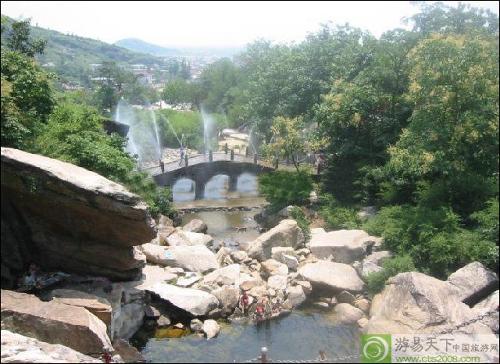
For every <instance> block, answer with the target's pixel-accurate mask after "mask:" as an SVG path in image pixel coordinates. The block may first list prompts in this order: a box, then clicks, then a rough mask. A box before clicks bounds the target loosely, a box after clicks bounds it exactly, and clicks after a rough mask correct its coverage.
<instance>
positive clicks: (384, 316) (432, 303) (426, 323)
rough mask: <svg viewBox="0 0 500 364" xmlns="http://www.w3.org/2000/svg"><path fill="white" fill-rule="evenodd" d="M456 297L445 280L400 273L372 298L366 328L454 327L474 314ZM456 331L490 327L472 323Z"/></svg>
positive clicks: (390, 330) (483, 330)
mask: <svg viewBox="0 0 500 364" xmlns="http://www.w3.org/2000/svg"><path fill="white" fill-rule="evenodd" d="M458 297H459V296H458V289H457V288H456V287H454V286H452V285H451V284H449V283H448V282H445V281H441V280H439V279H436V278H433V277H429V276H427V275H425V274H423V273H418V272H407V273H400V274H398V275H396V276H394V277H392V278H390V279H389V280H388V281H387V283H386V286H385V288H384V290H383V291H382V293H380V294H378V295H376V296H375V297H374V298H373V300H372V306H371V309H370V315H371V317H370V320H369V322H368V325H367V326H366V328H365V331H366V332H367V333H377V332H384V333H390V334H396V333H399V334H401V333H414V332H419V333H439V332H442V331H444V330H447V329H449V328H453V327H456V326H457V325H459V324H461V323H463V322H466V321H468V320H470V319H472V318H474V317H476V315H477V314H476V313H475V312H474V310H473V309H471V308H470V307H469V306H467V305H466V304H464V303H462V302H460V300H459V298H458ZM458 332H461V333H476V334H488V333H491V330H490V329H489V328H488V327H487V326H485V325H483V324H481V323H473V324H470V325H467V326H466V327H464V328H462V329H460V330H459V331H457V332H456V333H458Z"/></svg>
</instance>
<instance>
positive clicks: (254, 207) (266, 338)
mask: <svg viewBox="0 0 500 364" xmlns="http://www.w3.org/2000/svg"><path fill="white" fill-rule="evenodd" d="M217 181H218V182H219V183H214V184H213V185H210V186H209V190H210V192H209V194H210V197H212V198H211V199H203V200H193V199H191V198H186V197H187V196H186V193H189V190H190V188H189V182H186V181H184V182H183V183H182V185H183V186H182V187H185V188H182V189H178V190H177V192H181V191H180V190H182V192H181V193H180V194H174V202H175V204H176V207H177V208H179V209H180V210H181V211H184V212H183V215H182V224H183V225H184V224H186V223H188V222H189V221H191V220H192V219H201V220H203V221H204V222H205V223H206V224H207V226H208V231H207V234H210V235H211V236H212V237H214V240H215V245H214V248H215V249H218V247H220V246H226V247H228V248H230V249H236V250H238V249H242V248H244V247H245V244H246V243H248V242H251V241H253V240H254V239H255V238H257V237H258V236H259V235H260V232H259V226H258V224H257V223H256V222H255V220H254V219H253V217H254V216H255V215H256V214H257V213H258V212H260V211H261V209H262V206H264V205H265V199H263V198H262V197H260V196H258V194H257V193H256V191H257V188H256V186H255V184H254V183H253V182H252V183H251V186H252V188H246V189H245V191H244V193H241V194H240V193H238V191H237V193H233V196H231V195H228V193H227V183H226V181H225V179H224V178H218V179H217ZM217 187H219V188H217ZM246 187H248V185H247V186H246ZM207 192H208V189H207ZM175 197H178V198H177V199H176V198H175ZM231 197H232V198H231ZM207 209H208V211H207ZM218 323H219V325H220V326H221V331H220V334H219V335H218V336H217V337H216V338H214V339H211V340H207V339H205V338H203V337H200V336H198V335H197V334H188V335H186V336H182V337H179V338H159V337H151V336H154V335H150V336H149V337H148V338H146V340H142V341H141V342H140V343H138V344H136V345H138V347H139V350H140V351H141V353H142V355H143V356H144V358H145V359H146V361H147V362H173V363H175V362H178V363H181V362H242V361H246V360H250V359H254V358H256V357H258V356H259V355H260V349H261V347H263V346H265V347H267V348H268V358H269V359H270V360H271V361H272V360H311V359H316V358H318V356H319V352H320V351H322V352H323V353H324V354H325V355H326V358H327V361H330V362H331V361H336V362H353V361H357V359H353V358H352V357H351V358H349V359H344V360H338V359H337V358H339V357H345V356H352V355H357V353H358V352H359V330H358V327H357V326H346V325H340V324H338V323H336V322H335V316H334V314H333V313H331V311H324V310H321V309H318V308H315V307H312V306H310V305H307V303H306V304H305V305H304V307H303V308H301V309H300V310H295V311H293V312H292V313H291V314H290V315H288V316H284V317H281V318H279V319H275V320H271V321H267V322H264V323H260V324H258V325H255V324H249V323H237V322H233V323H228V322H227V321H225V320H219V321H218ZM258 362H260V361H258Z"/></svg>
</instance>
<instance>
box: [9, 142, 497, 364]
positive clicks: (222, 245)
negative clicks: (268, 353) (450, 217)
mask: <svg viewBox="0 0 500 364" xmlns="http://www.w3.org/2000/svg"><path fill="white" fill-rule="evenodd" d="M5 193H7V196H9V199H8V201H7V202H8V203H5V202H4V199H2V240H3V241H2V303H1V315H2V316H1V327H2V362H14V361H15V362H35V361H38V362H40V361H49V360H58V361H61V362H88V361H115V362H123V361H125V362H137V361H141V360H144V358H143V356H142V355H141V353H140V352H139V351H137V350H136V348H134V347H133V346H131V345H130V344H129V340H131V341H132V342H133V343H134V344H135V345H137V347H139V348H140V349H141V350H142V354H144V356H145V359H146V360H148V361H170V360H172V361H182V359H184V360H191V361H200V360H212V361H218V360H223V361H225V360H231V361H232V360H246V359H250V358H253V357H255V356H257V355H258V350H259V348H258V347H257V346H261V345H262V343H265V344H268V345H269V346H270V347H273V345H274V348H275V349H276V350H278V349H277V348H280V347H283V345H285V342H286V341H287V338H289V340H290V341H289V343H291V344H292V345H291V348H289V349H288V351H286V352H273V355H274V357H275V358H278V357H279V358H280V357H283V358H284V359H297V358H300V357H304V358H307V359H311V357H310V356H311V355H313V354H316V353H315V352H316V350H323V349H324V350H326V351H327V353H326V354H325V353H323V355H327V358H328V359H330V360H335V359H336V357H333V355H339V352H342V350H340V349H338V348H340V347H343V346H346V347H348V348H349V347H350V348H351V349H353V350H354V351H356V352H357V346H356V345H357V343H358V333H359V331H361V332H369V333H380V332H385V333H412V332H419V333H426V332H427V333H429V332H434V333H438V332H442V331H444V330H452V331H457V330H459V331H460V332H467V333H491V332H497V333H498V311H497V310H498V276H497V274H496V273H495V272H491V271H488V270H487V269H486V268H485V267H484V266H482V265H481V264H480V263H477V262H474V263H471V264H469V265H467V266H465V267H463V268H461V269H459V270H458V271H456V272H455V273H453V274H452V275H450V277H449V278H448V279H447V280H446V281H442V280H438V279H436V278H433V277H429V276H427V275H425V274H423V273H418V272H407V273H401V274H398V275H397V276H395V277H393V278H391V279H390V280H389V281H388V282H387V285H386V287H385V289H384V290H383V291H382V292H381V293H380V294H378V295H376V296H375V297H371V296H370V295H369V294H368V293H367V292H366V286H365V281H364V280H365V279H366V275H367V274H369V273H370V272H374V271H377V270H380V269H381V268H380V265H381V263H382V262H383V260H384V259H387V258H388V257H390V256H391V254H390V252H388V251H385V250H384V248H383V241H382V239H381V238H379V237H373V236H370V235H369V234H367V233H366V232H364V231H362V230H339V231H325V230H324V229H322V228H317V229H312V231H311V238H310V240H309V241H306V240H305V237H304V233H303V231H302V230H301V229H300V228H299V226H298V225H297V222H296V221H294V220H293V219H290V218H289V216H288V214H287V210H285V211H282V212H280V213H279V214H278V216H279V218H278V219H277V221H275V222H273V223H269V224H268V227H267V229H266V230H264V231H260V230H258V229H257V226H256V225H254V222H252V221H251V219H250V220H247V221H246V223H244V221H245V220H242V221H243V223H242V222H241V221H240V222H238V225H239V226H236V227H239V228H240V231H237V229H235V230H234V231H233V232H232V233H231V234H235V236H236V235H237V234H239V233H241V234H243V233H244V232H245V231H244V230H245V229H246V230H247V231H246V232H247V233H248V232H249V231H248V230H251V234H249V235H247V238H245V239H240V241H238V244H226V242H227V241H229V240H230V239H229V238H227V237H223V238H222V239H221V238H220V237H217V236H216V235H215V234H219V233H217V232H216V231H217V228H216V227H214V225H213V224H212V223H211V222H210V219H207V221H203V220H202V219H199V218H200V217H201V218H203V216H200V215H199V216H195V217H193V218H190V219H185V220H184V223H183V224H182V225H181V226H174V224H173V222H172V221H171V220H170V219H168V218H167V217H160V218H159V219H158V220H157V221H152V219H151V218H150V217H149V216H148V214H147V212H146V211H145V209H144V207H143V205H142V204H141V203H140V201H139V200H138V199H137V197H136V196H135V195H132V194H130V193H129V192H128V191H126V190H124V189H123V187H122V186H119V185H116V184H114V183H113V182H111V181H108V180H106V179H104V178H102V177H100V176H98V175H95V174H94V173H92V172H89V171H86V170H84V169H82V168H78V167H75V166H71V165H68V164H67V163H63V162H59V161H54V160H51V159H49V158H45V157H40V156H34V155H30V154H28V153H24V152H20V151H15V150H12V149H5V148H2V196H5V195H6V194H5ZM33 201H42V202H43V204H42V205H39V206H38V207H40V208H42V207H43V208H44V211H45V212H46V211H47V209H50V210H51V211H55V210H56V209H57V213H54V214H53V215H51V216H47V214H41V213H40V211H41V210H40V209H38V208H36V207H37V206H36V205H35V206H34V205H33V203H32V202H33ZM54 201H57V202H58V205H57V208H56V207H52V208H50V206H52V205H51V204H54V203H55V202H54ZM75 201H76V202H75ZM30 202H31V205H30ZM95 209H97V210H96V211H94V210H95ZM219 213H225V212H219ZM251 213H255V211H252V212H251ZM89 215H92V216H91V219H87V217H88V216H89ZM4 220H5V221H4ZM20 221H24V222H25V223H27V226H29V227H30V229H29V230H26V229H25V230H23V229H21V228H20V225H19V224H20ZM63 221H64V224H66V225H64V226H61V224H62V222H63ZM4 222H5V224H4ZM115 223H119V225H116V224H115ZM229 225H230V226H232V224H231V223H230V224H229ZM236 227H235V228H236ZM131 230H133V231H131ZM222 230H224V228H222ZM61 232H64V234H63V233H61ZM211 234H214V235H211ZM4 235H5V236H4ZM4 237H5V238H6V239H7V240H6V241H7V244H6V245H5V244H4ZM105 237H108V239H106V238H105ZM66 238H68V239H66ZM63 242H66V245H63ZM84 243H85V244H84ZM51 244H53V245H51ZM54 247H63V248H64V249H62V248H60V249H55V248H54ZM88 247H92V249H89V248H88ZM4 248H5V249H4ZM7 248H8V249H7ZM49 248H50V249H49ZM30 249H31V250H30ZM82 249H83V251H85V255H83V257H81V256H80V252H81V251H82ZM27 250H30V252H31V254H26V251H27ZM35 250H36V251H37V252H38V254H34V251H35ZM113 251H115V252H116V253H117V254H114V253H113ZM4 252H5V253H6V254H4ZM46 258H47V259H46ZM49 258H50V259H49ZM58 268H59V269H61V270H63V271H60V272H58V271H57V269H58ZM22 272H25V273H22ZM23 275H26V276H24V277H23ZM47 277H49V278H50V279H48V278H47ZM55 277H56V278H55ZM18 278H21V279H20V280H18ZM16 282H17V283H16ZM21 283H22V284H24V286H25V287H24V289H23V292H21V291H20V289H19V288H20V285H19V284H21ZM244 292H245V293H244ZM243 296H246V297H247V298H246V299H245V300H246V304H245V303H244V302H243V301H244V300H242V297H243ZM259 307H260V308H262V313H260V312H259V311H260V309H259ZM310 307H312V308H313V309H314V310H315V311H313V312H311V311H309V310H310ZM488 312H492V314H488V315H487V316H485V317H484V318H483V319H480V320H477V319H476V320H475V318H477V317H479V316H480V315H483V314H485V313H488ZM315 315H316V316H315ZM318 315H319V316H318ZM311 317H312V319H311ZM318 317H321V319H318ZM256 318H259V320H256ZM323 318H327V319H325V321H322V323H321V324H319V323H318V321H319V320H323ZM271 319H272V320H271ZM269 320H271V321H269ZM471 321H472V323H470V324H465V323H467V322H471ZM315 322H316V324H314V323H315ZM262 325H269V326H264V327H269V328H271V329H268V330H267V331H266V330H261V329H259V328H262ZM298 327H303V328H304V329H303V330H302V332H300V331H299V329H297V328H298ZM316 328H317V330H315V329H316ZM259 330H261V331H259ZM291 330H295V331H296V332H294V333H292V332H290V331H291ZM329 330H330V331H329ZM255 332H260V333H262V332H264V333H266V332H267V335H268V336H267V337H266V335H264V340H263V339H262V334H260V335H261V336H259V335H258V334H255ZM249 333H250V334H249ZM272 337H274V338H275V339H272ZM236 338H240V339H241V341H242V342H243V343H247V344H248V345H255V346H256V347H250V346H246V347H243V346H240V347H239V350H240V351H239V352H233V351H231V349H229V348H227V346H230V345H232V344H231V343H234V340H237V339H236ZM256 338H258V339H256ZM299 338H300V339H301V340H302V339H303V338H307V340H303V341H305V342H306V343H307V344H308V345H309V346H308V348H309V351H307V350H306V349H304V348H303V347H300V345H299V344H297V343H298V342H299ZM339 338H345V340H344V339H339ZM162 340H166V341H163V342H162ZM325 340H326V341H325ZM330 341H332V344H331V348H337V350H336V354H334V353H333V352H330V351H328V350H327V349H326V348H323V346H325V345H326V344H327V343H328V342H330ZM158 342H159V343H160V344H165V345H168V349H166V350H164V351H162V350H160V349H159V346H157V345H156V344H155V343H158ZM202 343H203V344H202ZM280 343H281V344H280ZM315 343H318V345H319V344H321V345H319V346H318V345H315ZM349 344H351V345H350V346H349ZM242 345H243V344H242ZM280 345H281V346H280ZM200 348H207V350H208V353H209V354H207V356H206V357H203V356H200V355H201V354H200V353H201V352H202V351H200ZM208 348H213V350H212V351H211V349H208ZM301 348H302V349H301ZM177 349H178V350H177ZM176 350H177V351H176ZM190 350H191V351H193V350H194V351H196V355H194V354H193V355H192V356H189V357H188V356H186V354H185V353H186V352H187V351H190ZM279 350H284V349H279ZM183 353H184V354H183ZM217 353H218V354H217ZM221 353H222V354H221ZM342 353H343V354H345V355H344V357H345V358H347V357H348V356H349V358H347V359H346V360H347V361H348V360H356V359H355V358H354V359H353V357H351V356H350V355H353V352H352V350H351V351H349V350H346V351H344V352H342ZM168 354H170V355H169V356H164V355H168ZM229 354H230V355H229ZM240 354H241V355H240ZM285 354H286V356H285ZM162 355H163V356H162ZM306 355H307V357H306ZM318 355H319V352H318ZM248 356H250V358H249V357H248ZM313 357H317V355H314V356H313ZM186 358H187V359H186Z"/></svg>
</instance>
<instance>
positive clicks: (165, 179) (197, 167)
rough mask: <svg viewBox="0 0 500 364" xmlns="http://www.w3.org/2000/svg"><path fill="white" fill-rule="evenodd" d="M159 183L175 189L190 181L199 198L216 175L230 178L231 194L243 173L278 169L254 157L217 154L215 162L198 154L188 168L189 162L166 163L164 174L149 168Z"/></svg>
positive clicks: (258, 172)
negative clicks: (176, 185)
mask: <svg viewBox="0 0 500 364" xmlns="http://www.w3.org/2000/svg"><path fill="white" fill-rule="evenodd" d="M144 170H145V171H146V170H147V171H148V172H149V173H150V174H151V175H152V176H153V179H154V180H155V182H156V183H157V184H158V185H160V186H169V187H173V186H174V184H175V182H177V181H178V180H179V179H181V178H189V179H191V180H193V181H194V184H195V198H196V199H200V198H202V197H203V193H204V190H205V185H206V184H207V182H208V181H209V180H210V179H211V178H212V177H214V176H216V175H220V174H223V175H227V176H228V177H229V191H235V190H236V185H237V181H238V177H239V176H240V175H241V174H243V173H252V174H256V175H259V174H262V173H265V172H270V171H273V170H274V168H273V167H272V166H271V165H269V164H268V163H266V162H264V161H258V160H257V161H255V160H254V158H251V157H245V156H243V155H233V157H232V158H231V156H230V154H226V153H224V152H220V153H219V152H218V153H213V155H212V161H210V160H209V156H208V155H203V154H201V155H196V156H192V157H189V159H188V163H187V166H186V165H185V161H183V162H182V164H179V161H175V162H171V163H166V164H165V166H164V172H162V171H161V169H160V168H159V167H153V168H147V169H144Z"/></svg>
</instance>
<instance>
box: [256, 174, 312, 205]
mask: <svg viewBox="0 0 500 364" xmlns="http://www.w3.org/2000/svg"><path fill="white" fill-rule="evenodd" d="M312 188H313V185H312V179H311V176H310V175H309V174H307V173H306V172H303V171H299V172H288V171H274V172H271V173H266V174H263V175H261V176H260V177H259V190H260V192H261V194H262V195H263V196H264V197H265V198H266V199H267V201H269V202H270V203H271V209H272V210H274V211H278V210H280V209H282V208H284V207H286V206H289V205H302V204H304V203H306V202H307V201H308V199H309V194H310V193H311V191H312Z"/></svg>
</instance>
